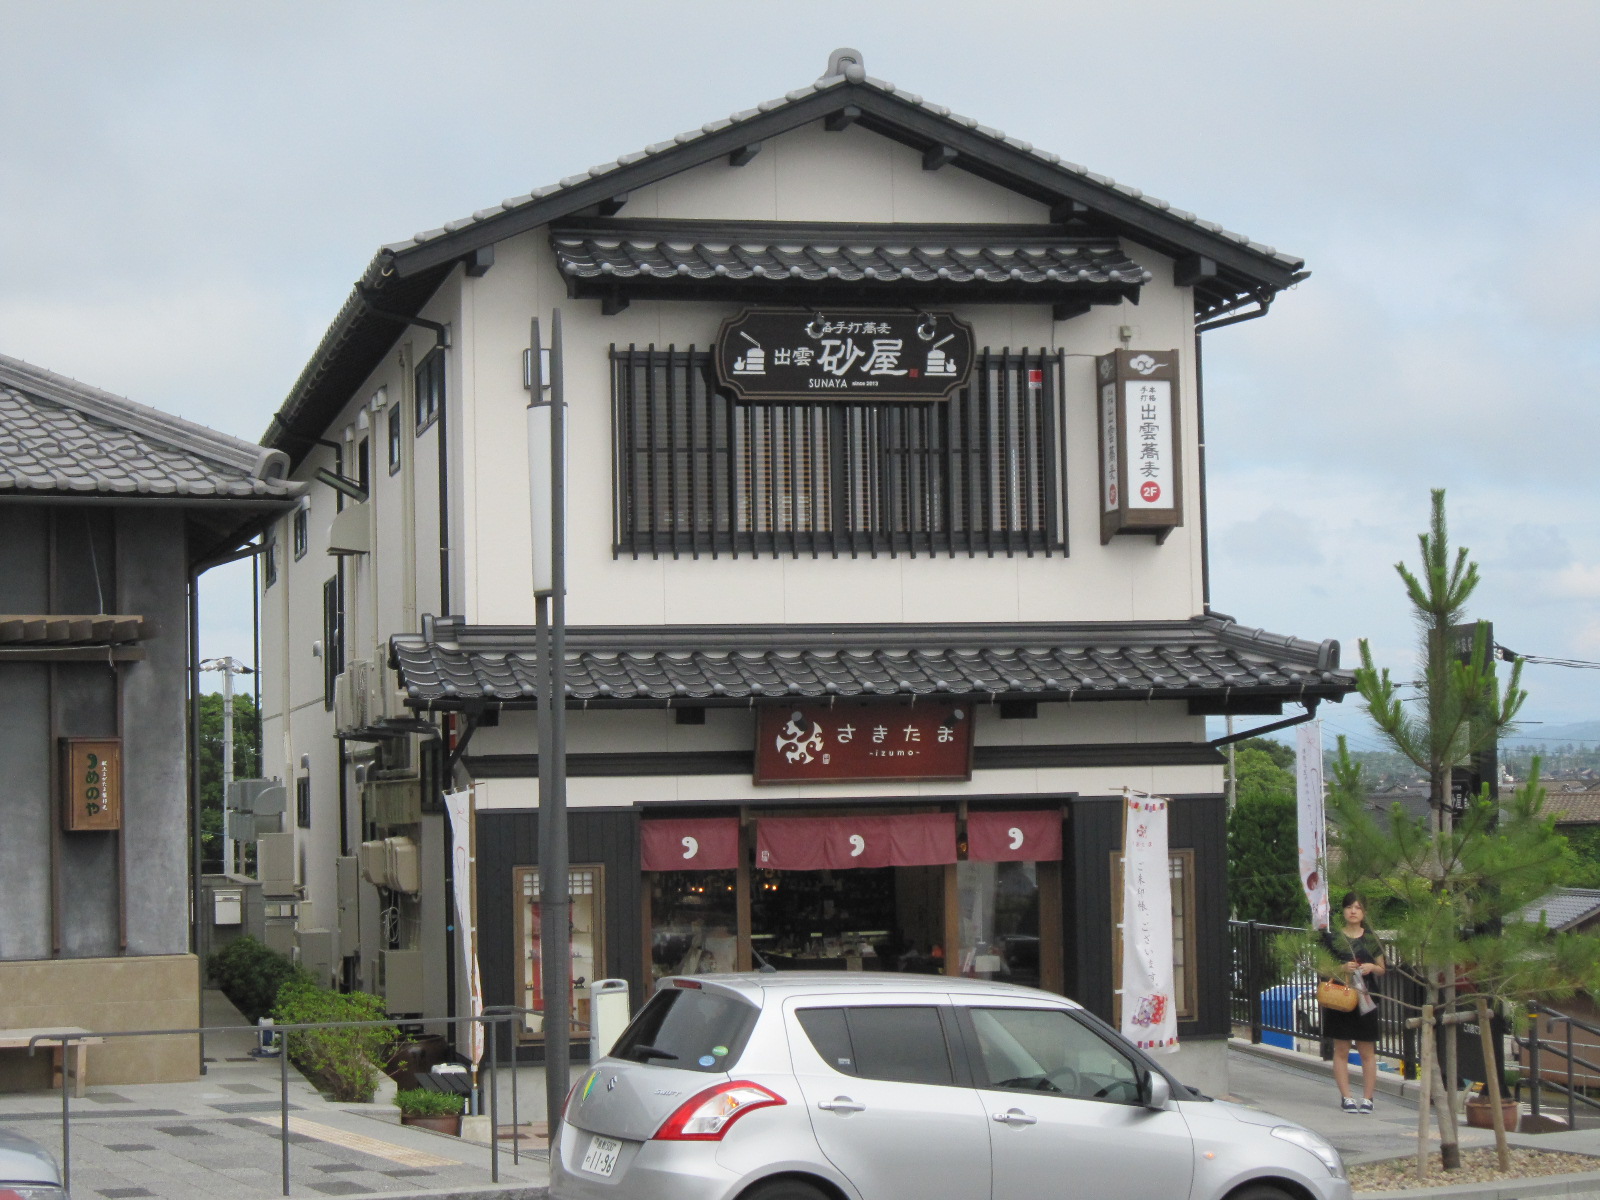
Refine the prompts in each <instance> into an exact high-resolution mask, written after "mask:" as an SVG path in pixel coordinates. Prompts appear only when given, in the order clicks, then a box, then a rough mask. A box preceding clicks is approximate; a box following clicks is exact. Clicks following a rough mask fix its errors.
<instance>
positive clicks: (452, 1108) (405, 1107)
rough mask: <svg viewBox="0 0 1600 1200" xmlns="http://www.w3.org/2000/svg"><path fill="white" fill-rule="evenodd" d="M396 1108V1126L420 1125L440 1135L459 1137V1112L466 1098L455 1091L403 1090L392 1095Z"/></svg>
mask: <svg viewBox="0 0 1600 1200" xmlns="http://www.w3.org/2000/svg"><path fill="white" fill-rule="evenodd" d="M394 1102H395V1103H396V1104H397V1105H399V1106H400V1124H402V1125H421V1126H422V1127H423V1128H424V1129H436V1130H438V1131H439V1132H440V1133H448V1134H451V1135H453V1136H455V1137H460V1136H461V1110H462V1109H464V1108H465V1107H466V1104H467V1098H466V1097H465V1096H461V1095H457V1094H456V1093H455V1092H430V1091H427V1090H426V1089H425V1088H406V1089H405V1090H403V1091H399V1092H396V1093H395V1094H394Z"/></svg>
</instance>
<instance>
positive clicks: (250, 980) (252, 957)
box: [206, 936, 310, 1025]
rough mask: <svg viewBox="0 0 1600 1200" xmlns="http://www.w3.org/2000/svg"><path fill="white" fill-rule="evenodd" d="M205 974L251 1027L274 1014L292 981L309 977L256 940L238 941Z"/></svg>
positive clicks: (217, 955)
mask: <svg viewBox="0 0 1600 1200" xmlns="http://www.w3.org/2000/svg"><path fill="white" fill-rule="evenodd" d="M206 971H207V972H208V973H209V974H210V976H211V979H212V981H213V982H214V983H215V984H216V985H217V987H218V988H219V989H221V991H222V994H223V995H224V996H226V997H227V998H228V1000H229V1002H230V1003H232V1005H233V1006H234V1007H235V1008H237V1009H238V1010H239V1012H240V1013H241V1014H242V1015H243V1017H244V1019H245V1020H247V1021H249V1022H250V1023H251V1024H252V1025H254V1024H255V1023H256V1022H258V1021H259V1020H261V1018H262V1017H265V1016H269V1015H271V1013H272V1006H273V1005H274V1004H276V1003H277V1002H278V992H279V990H280V989H281V988H282V987H283V985H284V984H285V983H287V982H288V981H289V980H291V979H302V978H303V979H305V980H307V981H308V982H309V980H310V976H309V975H307V974H306V973H305V971H303V970H302V969H301V968H299V967H297V966H295V965H294V963H292V962H290V961H289V960H288V959H287V958H285V957H284V956H283V955H281V954H279V953H278V952H277V951H276V950H270V949H268V948H267V947H266V946H265V945H263V944H262V943H261V942H259V941H257V940H256V939H255V938H253V937H249V936H246V937H241V938H235V939H234V940H233V941H231V942H229V943H228V944H227V945H226V946H224V947H223V948H222V949H221V950H218V951H217V952H216V953H215V954H213V955H211V956H210V957H209V958H207V959H206Z"/></svg>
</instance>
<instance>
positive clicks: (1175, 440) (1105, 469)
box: [1095, 350, 1183, 545]
mask: <svg viewBox="0 0 1600 1200" xmlns="http://www.w3.org/2000/svg"><path fill="white" fill-rule="evenodd" d="M1095 367H1096V386H1097V388H1098V392H1099V398H1100V405H1099V408H1100V413H1099V416H1100V419H1099V426H1100V493H1101V505H1100V509H1101V511H1100V541H1101V544H1102V545H1103V544H1105V543H1106V542H1109V541H1110V540H1111V538H1112V537H1113V536H1114V535H1116V534H1119V533H1149V534H1154V535H1155V536H1156V540H1157V541H1158V542H1159V541H1163V540H1165V539H1166V535H1167V534H1168V533H1170V532H1172V530H1174V529H1176V528H1177V527H1178V526H1180V525H1182V524H1183V477H1182V464H1181V463H1180V461H1179V457H1180V454H1181V451H1182V446H1183V443H1182V441H1181V439H1180V438H1179V436H1178V352H1177V351H1176V350H1116V351H1113V352H1112V353H1110V354H1106V355H1102V356H1101V357H1100V358H1097V359H1096V360H1095Z"/></svg>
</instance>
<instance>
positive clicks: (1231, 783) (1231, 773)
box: [1228, 714, 1239, 814]
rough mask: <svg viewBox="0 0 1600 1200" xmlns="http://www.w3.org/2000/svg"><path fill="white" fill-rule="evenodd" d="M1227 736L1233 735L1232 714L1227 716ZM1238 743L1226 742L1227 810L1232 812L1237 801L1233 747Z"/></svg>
mask: <svg viewBox="0 0 1600 1200" xmlns="http://www.w3.org/2000/svg"><path fill="white" fill-rule="evenodd" d="M1228 737H1229V738H1230V739H1232V737H1233V716H1232V714H1229V716H1228ZM1237 744H1238V743H1236V742H1234V741H1232V740H1230V741H1229V742H1228V812H1229V813H1230V814H1231V813H1232V812H1233V806H1234V805H1235V804H1237V803H1239V772H1238V771H1236V770H1234V766H1233V748H1234V746H1235V745H1237Z"/></svg>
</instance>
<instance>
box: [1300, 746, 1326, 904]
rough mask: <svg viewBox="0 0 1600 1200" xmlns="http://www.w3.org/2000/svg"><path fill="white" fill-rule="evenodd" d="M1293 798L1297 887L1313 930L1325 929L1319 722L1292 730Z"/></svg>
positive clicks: (1324, 836)
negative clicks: (1302, 892) (1303, 896)
mask: <svg viewBox="0 0 1600 1200" xmlns="http://www.w3.org/2000/svg"><path fill="white" fill-rule="evenodd" d="M1294 758H1295V771H1294V779H1295V798H1296V800H1297V801H1298V802H1299V803H1298V809H1299V835H1300V839H1299V840H1300V886H1301V887H1302V888H1303V889H1305V893H1306V903H1308V904H1309V905H1310V906H1311V926H1312V928H1313V929H1326V928H1327V927H1328V875H1327V869H1328V853H1327V840H1328V824H1327V819H1326V816H1325V814H1324V813H1323V808H1322V722H1321V721H1307V722H1306V723H1305V724H1304V725H1301V726H1300V727H1299V729H1297V730H1296V731H1295V745H1294Z"/></svg>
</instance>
